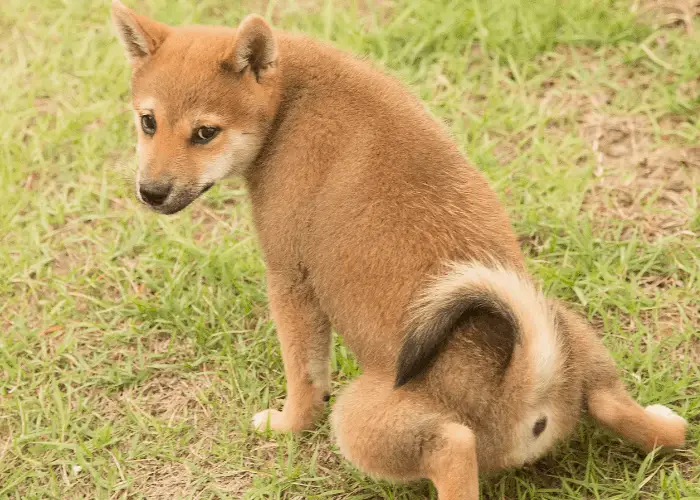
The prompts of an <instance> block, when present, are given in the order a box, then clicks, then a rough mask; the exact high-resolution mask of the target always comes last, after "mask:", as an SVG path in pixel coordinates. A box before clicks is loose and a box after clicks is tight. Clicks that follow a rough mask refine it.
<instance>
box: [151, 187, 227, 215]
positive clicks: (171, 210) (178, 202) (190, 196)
mask: <svg viewBox="0 0 700 500" xmlns="http://www.w3.org/2000/svg"><path fill="white" fill-rule="evenodd" d="M213 186H214V183H213V182H210V183H207V184H205V185H204V186H202V187H201V188H199V189H197V190H195V189H182V190H179V191H178V192H176V193H173V194H171V195H170V196H169V197H168V199H167V200H166V201H165V203H163V204H162V205H159V206H157V207H154V206H151V205H149V208H150V209H151V210H153V211H154V212H157V213H159V214H162V215H174V214H176V213H178V212H180V211H182V210H183V209H185V208H187V207H188V206H189V205H190V204H191V203H192V202H193V201H194V200H196V199H197V198H199V197H200V196H201V195H203V194H204V193H206V192H207V191H209V190H210V189H211V188H212V187H213Z"/></svg>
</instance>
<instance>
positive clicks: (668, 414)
mask: <svg viewBox="0 0 700 500" xmlns="http://www.w3.org/2000/svg"><path fill="white" fill-rule="evenodd" d="M644 411H645V412H647V413H651V414H652V415H656V416H657V417H663V418H672V419H680V420H682V421H683V422H685V421H686V420H685V419H684V418H683V417H681V416H680V415H679V414H678V413H676V412H675V411H673V410H672V409H671V408H668V407H667V406H664V405H650V406H647V407H646V408H644Z"/></svg>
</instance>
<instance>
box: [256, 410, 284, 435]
mask: <svg viewBox="0 0 700 500" xmlns="http://www.w3.org/2000/svg"><path fill="white" fill-rule="evenodd" d="M281 424H282V412H281V411H277V410H263V411H259V412H258V413H256V414H255V415H254V416H253V428H254V429H255V430H256V431H258V432H265V431H268V430H271V431H278V430H284V429H283V428H282V427H283V426H282V425H281Z"/></svg>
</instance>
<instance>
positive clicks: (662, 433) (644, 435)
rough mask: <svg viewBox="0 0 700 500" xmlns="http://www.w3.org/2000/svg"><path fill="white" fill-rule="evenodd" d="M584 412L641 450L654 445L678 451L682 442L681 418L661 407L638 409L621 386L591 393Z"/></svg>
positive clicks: (595, 390)
mask: <svg viewBox="0 0 700 500" xmlns="http://www.w3.org/2000/svg"><path fill="white" fill-rule="evenodd" d="M588 410H589V412H590V413H591V415H592V416H593V418H595V419H596V420H598V421H599V422H600V423H601V424H603V425H604V426H606V427H608V428H610V429H612V430H613V431H615V432H616V433H617V434H619V435H621V436H622V437H624V438H625V439H627V440H629V441H631V442H633V443H635V444H637V445H638V446H640V447H641V448H642V449H643V450H644V451H647V452H649V451H651V450H653V449H654V448H656V447H657V446H661V447H664V448H680V447H682V446H683V444H684V443H685V432H686V428H687V426H688V423H687V422H686V420H685V419H684V418H683V417H681V416H679V415H678V414H676V413H675V412H674V411H673V410H671V409H670V408H667V407H665V406H663V405H651V406H647V407H646V408H642V407H641V406H640V405H639V404H637V402H636V401H634V400H633V399H632V398H631V397H630V396H629V395H628V394H627V391H625V389H624V388H623V387H622V386H621V384H618V385H615V386H612V387H601V388H595V389H594V390H592V391H591V392H590V393H589V394H588Z"/></svg>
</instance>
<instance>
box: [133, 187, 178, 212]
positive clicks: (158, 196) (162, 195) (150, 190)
mask: <svg viewBox="0 0 700 500" xmlns="http://www.w3.org/2000/svg"><path fill="white" fill-rule="evenodd" d="M172 187H173V186H172V185H171V184H162V183H152V184H141V185H140V186H139V193H141V198H143V201H145V202H146V203H148V204H149V205H151V206H153V207H157V206H160V205H162V204H163V202H164V201H165V199H166V198H167V197H168V194H170V190H171V189H172Z"/></svg>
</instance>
